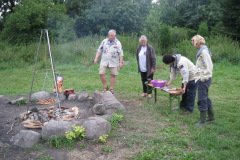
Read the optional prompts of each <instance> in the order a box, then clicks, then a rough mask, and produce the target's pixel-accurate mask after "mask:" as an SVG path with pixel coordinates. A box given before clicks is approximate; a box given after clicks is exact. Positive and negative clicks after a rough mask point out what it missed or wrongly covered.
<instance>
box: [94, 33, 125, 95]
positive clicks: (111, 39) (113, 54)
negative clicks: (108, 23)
mask: <svg viewBox="0 0 240 160" xmlns="http://www.w3.org/2000/svg"><path fill="white" fill-rule="evenodd" d="M101 54H102V58H101V63H100V67H99V74H100V79H101V81H102V84H103V86H104V88H103V90H102V93H104V92H106V91H107V90H108V86H107V79H106V72H107V69H109V70H110V73H111V81H110V82H111V86H110V92H111V93H112V94H114V90H113V87H114V84H115V82H116V75H118V72H119V69H120V68H122V66H123V64H122V62H123V50H122V45H121V42H120V41H119V40H118V39H117V38H116V31H115V30H113V29H111V30H110V31H109V32H108V38H106V39H104V40H103V41H102V43H101V44H100V46H99V48H98V50H97V53H96V57H95V59H94V64H97V62H98V57H99V56H100V55H101Z"/></svg>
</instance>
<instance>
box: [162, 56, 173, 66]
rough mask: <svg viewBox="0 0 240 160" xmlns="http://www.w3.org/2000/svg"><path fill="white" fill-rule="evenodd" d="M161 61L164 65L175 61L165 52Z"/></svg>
mask: <svg viewBox="0 0 240 160" xmlns="http://www.w3.org/2000/svg"><path fill="white" fill-rule="evenodd" d="M162 61H163V63H165V64H166V65H172V64H173V63H174V61H175V57H173V56H172V55H171V54H165V55H164V56H163V58H162Z"/></svg>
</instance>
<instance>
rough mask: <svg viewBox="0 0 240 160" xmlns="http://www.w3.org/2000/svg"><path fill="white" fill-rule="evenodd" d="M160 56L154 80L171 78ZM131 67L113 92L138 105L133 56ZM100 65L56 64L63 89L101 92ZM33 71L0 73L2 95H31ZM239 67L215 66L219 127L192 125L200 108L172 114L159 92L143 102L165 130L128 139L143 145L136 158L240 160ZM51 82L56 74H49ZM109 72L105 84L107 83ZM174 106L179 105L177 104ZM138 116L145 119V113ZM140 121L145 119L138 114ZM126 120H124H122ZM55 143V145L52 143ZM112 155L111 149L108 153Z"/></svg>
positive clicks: (38, 82) (37, 85) (40, 79)
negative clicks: (186, 113) (162, 67)
mask: <svg viewBox="0 0 240 160" xmlns="http://www.w3.org/2000/svg"><path fill="white" fill-rule="evenodd" d="M161 58H162V57H160V56H158V57H157V64H158V66H164V67H165V68H164V69H158V70H157V71H156V73H155V75H154V78H155V79H160V78H161V79H166V80H168V79H169V68H168V67H167V66H166V65H164V64H163V63H162V62H161ZM128 60H129V61H130V62H131V64H130V65H129V66H124V67H123V68H122V69H121V71H120V74H119V75H118V76H117V81H116V85H115V92H116V93H117V94H118V98H119V99H125V100H129V101H131V102H134V101H136V100H139V95H140V94H141V92H142V89H141V79H140V75H139V74H138V73H137V63H136V60H135V57H131V56H129V57H128ZM98 67H99V65H93V64H92V63H90V62H89V63H88V64H87V65H86V63H83V64H81V63H79V64H78V65H76V64H74V65H71V64H68V65H67V64H61V63H56V65H55V68H56V69H57V72H58V73H59V74H61V75H64V82H63V86H64V89H67V88H73V89H74V90H75V92H76V93H81V92H82V91H87V92H88V93H89V94H90V95H91V94H92V92H93V91H95V90H102V88H103V86H102V84H101V82H100V79H99V75H98ZM33 68H34V66H29V67H25V68H14V69H6V70H0V75H1V76H0V88H1V89H0V95H5V96H8V97H15V96H19V95H26V96H28V94H29V91H30V87H31V82H32V71H33ZM239 68H240V64H238V65H232V64H230V63H229V62H226V61H223V62H219V63H215V64H214V71H213V79H212V85H211V87H210V91H209V94H210V98H211V99H212V102H213V107H214V112H215V118H216V122H215V123H212V124H209V125H207V126H205V127H202V128H197V127H195V126H194V125H193V124H194V123H196V122H198V121H199V111H198V109H197V105H196V106H195V109H194V113H193V114H191V115H187V116H186V115H181V114H178V112H173V114H169V113H168V112H169V108H168V94H166V93H164V92H158V93H159V94H158V102H157V103H156V104H155V103H154V102H153V100H150V103H146V101H145V99H142V101H141V102H140V103H143V107H142V108H143V110H147V111H149V112H151V114H152V116H151V118H152V121H153V122H163V123H164V124H165V125H164V127H161V126H156V127H155V129H154V130H152V131H151V132H154V133H155V135H156V136H154V137H152V138H151V139H148V138H147V137H146V135H145V132H141V133H135V134H132V135H125V137H126V139H132V141H129V142H128V146H130V147H131V146H133V145H139V144H140V143H141V144H144V146H145V147H144V148H143V150H142V152H140V153H139V154H137V155H134V156H133V157H132V159H222V160H225V159H233V160H235V159H240V151H239V148H240V125H239V124H240V116H239V115H240V110H239V106H240V97H239V90H240V83H239V80H240V75H239V74H238V73H239ZM43 73H44V74H36V77H35V81H34V87H33V92H37V91H41V90H42V88H43V84H44V78H45V71H43ZM49 77H50V80H52V79H53V78H52V74H51V72H50V73H49ZM109 77H110V75H109V73H108V74H107V80H108V83H109ZM180 86H181V79H180V76H178V77H177V79H176V80H175V81H174V83H173V84H172V87H180ZM52 89H53V82H50V81H49V80H47V81H46V83H45V87H44V90H45V91H48V92H50V91H52ZM174 103H175V104H176V102H174ZM136 114H142V113H141V112H139V113H136ZM139 116H141V115H139ZM124 119H125V118H124ZM121 123H125V125H127V126H130V127H132V128H135V127H140V125H141V124H139V126H135V124H134V122H133V121H132V119H126V120H123V122H121ZM52 143H53V142H52ZM54 143H55V142H54ZM105 149H106V151H108V150H109V151H110V149H111V148H107V147H106V148H105Z"/></svg>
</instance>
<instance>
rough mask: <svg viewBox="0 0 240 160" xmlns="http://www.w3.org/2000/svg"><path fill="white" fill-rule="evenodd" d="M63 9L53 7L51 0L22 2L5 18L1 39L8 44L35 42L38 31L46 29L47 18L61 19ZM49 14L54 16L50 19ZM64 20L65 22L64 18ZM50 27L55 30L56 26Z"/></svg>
mask: <svg viewBox="0 0 240 160" xmlns="http://www.w3.org/2000/svg"><path fill="white" fill-rule="evenodd" d="M54 6H55V7H54ZM64 8H65V7H64V6H62V5H57V6H56V5H54V3H53V1H51V0H50V1H49V0H22V1H21V3H19V4H18V5H17V6H16V7H15V8H14V13H12V14H10V15H9V16H8V17H7V19H6V22H5V23H4V29H3V31H2V34H1V37H2V39H4V40H6V41H7V42H8V43H10V44H20V43H30V42H33V41H36V40H38V39H39V35H40V30H41V29H45V28H47V23H48V20H49V19H48V18H56V16H58V18H57V19H61V18H59V16H63V14H60V13H64V11H65V9H64ZM51 14H55V16H52V17H50V15H51ZM63 17H64V16H63ZM57 19H56V20H57ZM64 19H65V20H66V17H64ZM50 21H53V20H52V19H50ZM51 27H52V29H53V27H55V28H57V27H58V25H54V26H53V25H52V26H51ZM72 27H73V26H72ZM52 35H53V36H54V34H52Z"/></svg>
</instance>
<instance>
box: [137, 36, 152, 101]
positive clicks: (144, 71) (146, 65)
mask: <svg viewBox="0 0 240 160" xmlns="http://www.w3.org/2000/svg"><path fill="white" fill-rule="evenodd" d="M139 42H140V43H141V45H140V46H138V48H137V52H136V57H137V62H138V72H140V73H141V80H142V87H143V93H142V94H141V97H146V96H147V86H146V84H145V82H146V81H148V79H151V80H152V79H153V75H154V72H155V70H156V54H155V51H154V49H153V47H152V46H151V45H149V44H148V43H147V37H146V36H145V35H142V36H141V37H140V38H139ZM151 94H152V90H151V89H150V91H149V92H148V97H151Z"/></svg>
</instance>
